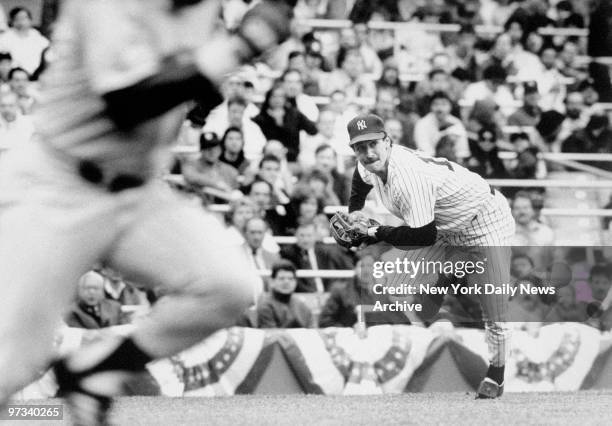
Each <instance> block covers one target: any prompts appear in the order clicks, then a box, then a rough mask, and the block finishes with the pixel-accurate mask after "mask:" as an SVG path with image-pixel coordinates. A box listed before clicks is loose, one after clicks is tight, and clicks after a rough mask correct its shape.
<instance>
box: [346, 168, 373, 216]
mask: <svg viewBox="0 0 612 426" xmlns="http://www.w3.org/2000/svg"><path fill="white" fill-rule="evenodd" d="M372 188H373V186H372V185H369V184H367V183H365V182H364V181H363V179H362V178H361V175H360V174H359V170H357V167H355V171H354V172H353V180H352V182H351V196H350V198H349V204H348V211H349V213H352V212H354V211H356V210H361V209H362V208H363V206H364V205H365V200H366V197H367V196H368V194H369V192H370V191H371V190H372Z"/></svg>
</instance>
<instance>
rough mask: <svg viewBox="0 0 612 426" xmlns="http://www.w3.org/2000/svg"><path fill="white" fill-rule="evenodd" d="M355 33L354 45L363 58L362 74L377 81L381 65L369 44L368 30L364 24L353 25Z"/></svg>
mask: <svg viewBox="0 0 612 426" xmlns="http://www.w3.org/2000/svg"><path fill="white" fill-rule="evenodd" d="M353 30H354V31H355V39H356V42H357V43H356V45H357V48H358V49H359V53H361V57H362V58H363V72H364V73H366V74H369V75H370V76H371V78H372V79H378V78H380V77H381V75H382V71H383V64H382V62H381V60H380V58H379V56H378V53H376V50H375V49H374V47H372V43H371V42H370V37H369V36H370V29H369V28H368V25H367V24H366V23H364V22H359V23H355V24H354V25H353Z"/></svg>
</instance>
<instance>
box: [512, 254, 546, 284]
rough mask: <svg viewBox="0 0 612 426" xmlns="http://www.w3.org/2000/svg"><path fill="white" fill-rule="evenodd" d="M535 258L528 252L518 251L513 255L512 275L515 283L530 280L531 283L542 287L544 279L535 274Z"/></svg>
mask: <svg viewBox="0 0 612 426" xmlns="http://www.w3.org/2000/svg"><path fill="white" fill-rule="evenodd" d="M534 266H535V265H534V264H533V259H531V257H530V256H529V255H528V254H526V253H520V252H519V253H516V254H514V255H513V256H512V262H511V264H510V275H511V276H512V278H513V279H514V280H515V285H518V283H519V282H525V281H527V282H530V283H531V284H533V285H535V286H537V287H540V286H542V279H541V278H540V277H538V276H537V275H535V269H534Z"/></svg>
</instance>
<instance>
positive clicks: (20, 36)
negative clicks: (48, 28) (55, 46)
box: [0, 7, 49, 74]
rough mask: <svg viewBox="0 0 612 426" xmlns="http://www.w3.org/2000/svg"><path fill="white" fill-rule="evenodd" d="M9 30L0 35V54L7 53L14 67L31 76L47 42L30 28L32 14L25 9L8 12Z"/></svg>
mask: <svg viewBox="0 0 612 426" xmlns="http://www.w3.org/2000/svg"><path fill="white" fill-rule="evenodd" d="M9 18H10V22H9V24H10V26H11V28H10V29H9V30H8V31H6V32H5V33H3V34H2V35H0V52H9V53H10V54H11V56H12V57H13V63H14V66H16V67H20V68H23V69H24V70H25V71H26V72H27V73H28V74H32V73H33V72H34V71H35V70H36V69H37V68H38V66H39V65H40V59H41V58H42V53H43V51H44V50H45V49H46V48H47V47H48V46H49V40H47V39H46V38H45V37H43V36H42V35H41V34H40V33H39V32H38V30H36V29H34V28H32V13H31V12H30V10H28V9H27V8H25V7H16V8H14V9H12V10H11V11H10V12H9Z"/></svg>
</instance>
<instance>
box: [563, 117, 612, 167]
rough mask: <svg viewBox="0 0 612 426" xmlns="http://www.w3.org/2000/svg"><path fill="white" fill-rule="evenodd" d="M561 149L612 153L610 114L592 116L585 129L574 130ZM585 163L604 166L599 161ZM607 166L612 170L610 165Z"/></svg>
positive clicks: (564, 150)
mask: <svg viewBox="0 0 612 426" xmlns="http://www.w3.org/2000/svg"><path fill="white" fill-rule="evenodd" d="M561 150H562V151H563V152H582V153H612V131H611V130H610V121H609V119H608V116H607V115H593V116H591V118H590V120H589V122H588V124H587V125H586V127H585V128H584V129H582V130H578V131H576V132H574V133H573V134H572V135H571V136H570V137H569V138H567V139H566V140H565V141H564V142H563V144H562V146H561ZM585 164H591V165H593V166H595V167H602V165H601V163H599V162H591V163H585ZM604 164H605V163H604ZM607 168H608V169H611V170H612V168H610V167H609V166H608V167H607Z"/></svg>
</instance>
